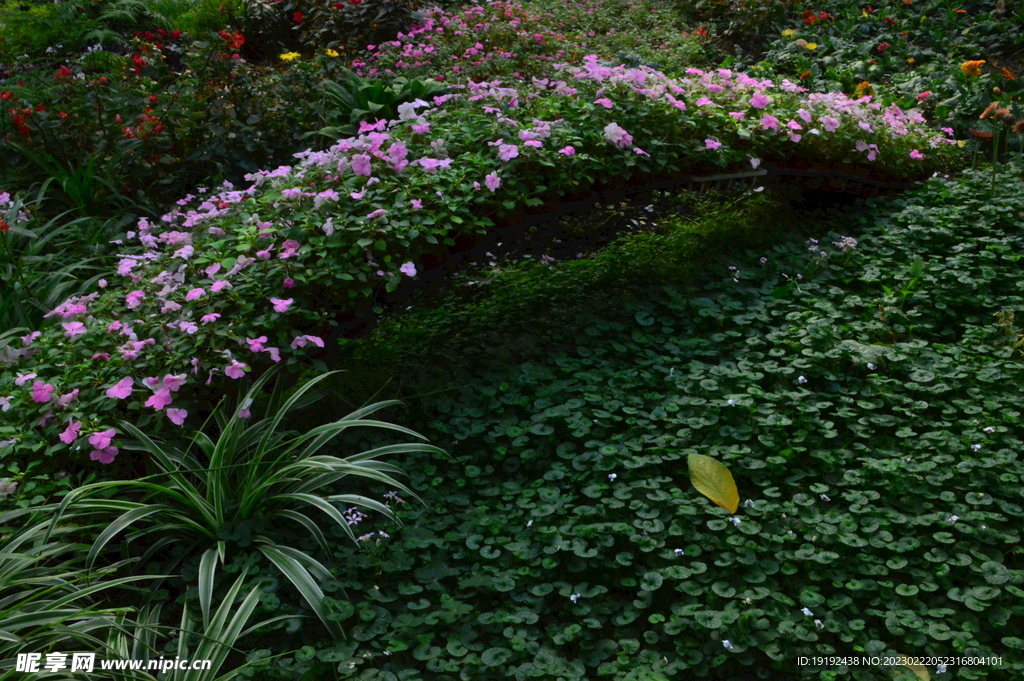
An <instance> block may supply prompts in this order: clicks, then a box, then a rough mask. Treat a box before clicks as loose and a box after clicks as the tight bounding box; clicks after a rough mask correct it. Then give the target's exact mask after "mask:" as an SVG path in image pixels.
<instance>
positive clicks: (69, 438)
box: [60, 418, 82, 445]
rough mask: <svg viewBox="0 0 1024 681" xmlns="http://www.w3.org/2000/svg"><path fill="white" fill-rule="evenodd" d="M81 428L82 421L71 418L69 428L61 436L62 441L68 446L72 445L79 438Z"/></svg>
mask: <svg viewBox="0 0 1024 681" xmlns="http://www.w3.org/2000/svg"><path fill="white" fill-rule="evenodd" d="M81 427H82V422H81V421H76V420H74V419H73V418H69V419H68V427H67V428H65V429H64V432H63V433H61V434H60V441H61V442H63V443H64V444H66V445H69V444H71V443H72V442H74V441H75V440H76V439H77V438H78V431H79V429H80V428H81Z"/></svg>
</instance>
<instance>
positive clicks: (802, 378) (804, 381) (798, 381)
mask: <svg viewBox="0 0 1024 681" xmlns="http://www.w3.org/2000/svg"><path fill="white" fill-rule="evenodd" d="M796 381H797V383H801V384H803V383H806V382H807V379H806V378H804V377H803V376H801V377H800V378H798V379H796Z"/></svg>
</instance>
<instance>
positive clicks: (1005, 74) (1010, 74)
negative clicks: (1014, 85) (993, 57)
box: [1003, 67, 1017, 80]
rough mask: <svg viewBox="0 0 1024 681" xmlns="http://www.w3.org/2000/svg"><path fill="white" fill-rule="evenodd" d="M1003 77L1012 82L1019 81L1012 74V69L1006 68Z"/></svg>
mask: <svg viewBox="0 0 1024 681" xmlns="http://www.w3.org/2000/svg"><path fill="white" fill-rule="evenodd" d="M1003 75H1004V76H1006V77H1007V78H1009V79H1010V80H1017V79H1016V78H1015V77H1014V75H1013V74H1012V73H1010V69H1008V68H1006V67H1003Z"/></svg>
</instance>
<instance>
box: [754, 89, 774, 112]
mask: <svg viewBox="0 0 1024 681" xmlns="http://www.w3.org/2000/svg"><path fill="white" fill-rule="evenodd" d="M771 103H772V100H771V99H770V98H769V97H766V96H765V95H763V94H761V93H760V92H758V93H757V94H755V95H754V96H753V97H751V98H750V106H752V107H754V108H755V109H763V108H765V107H766V106H768V105H769V104H771Z"/></svg>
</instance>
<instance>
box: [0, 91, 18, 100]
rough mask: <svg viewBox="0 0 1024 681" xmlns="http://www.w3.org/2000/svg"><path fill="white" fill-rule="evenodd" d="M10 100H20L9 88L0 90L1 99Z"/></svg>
mask: <svg viewBox="0 0 1024 681" xmlns="http://www.w3.org/2000/svg"><path fill="white" fill-rule="evenodd" d="M8 100H12V101H15V102H16V101H18V98H17V97H15V96H14V95H13V94H12V93H10V92H8V91H7V90H4V91H3V92H0V101H2V102H6V101H8Z"/></svg>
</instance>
